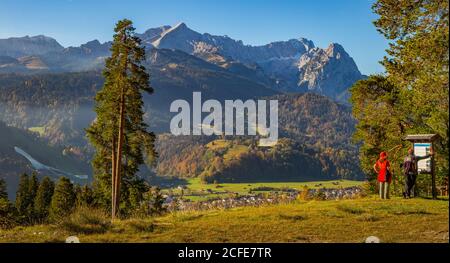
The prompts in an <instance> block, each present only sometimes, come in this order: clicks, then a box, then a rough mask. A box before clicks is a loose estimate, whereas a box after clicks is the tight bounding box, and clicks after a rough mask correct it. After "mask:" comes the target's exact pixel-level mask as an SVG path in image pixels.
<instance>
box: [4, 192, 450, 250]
mask: <svg viewBox="0 0 450 263" xmlns="http://www.w3.org/2000/svg"><path fill="white" fill-rule="evenodd" d="M448 209H449V203H448V200H426V199H409V200H403V199H399V198H394V199H391V200H387V201H385V200H378V199H377V198H375V197H369V198H364V199H357V200H342V201H308V202H306V201H298V202H296V203H292V204H283V205H271V206H264V207H259V208H257V207H243V208H236V209H231V210H213V211H205V212H177V213H173V214H169V215H166V216H162V217H156V218H153V219H151V218H149V219H132V220H124V221H117V222H115V223H114V224H113V225H108V224H106V223H103V225H99V226H98V227H96V225H95V224H98V223H92V222H93V221H92V220H91V222H90V224H87V225H85V226H84V227H83V228H80V227H74V226H73V225H72V226H71V227H67V226H68V225H66V227H58V226H34V227H18V228H15V229H12V230H8V231H1V230H0V242H62V241H64V240H65V238H66V237H67V236H69V235H77V236H78V237H79V238H80V240H81V242H356V243H360V242H363V241H364V240H365V238H366V237H368V236H371V235H375V236H377V237H379V238H380V239H381V241H382V242H447V243H448V242H449V239H448V231H449V222H448V220H449V215H448V211H449V210H448ZM105 220H106V219H105ZM77 229H78V230H77ZM89 233H90V234H89Z"/></svg>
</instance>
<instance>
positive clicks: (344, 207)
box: [336, 205, 366, 215]
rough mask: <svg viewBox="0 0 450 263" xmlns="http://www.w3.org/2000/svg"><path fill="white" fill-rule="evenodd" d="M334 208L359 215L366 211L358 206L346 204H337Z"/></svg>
mask: <svg viewBox="0 0 450 263" xmlns="http://www.w3.org/2000/svg"><path fill="white" fill-rule="evenodd" d="M336 208H337V209H338V210H340V211H342V212H346V213H349V214H354V215H360V214H363V213H365V212H366V211H365V210H364V209H362V208H359V207H354V206H348V205H338V206H336Z"/></svg>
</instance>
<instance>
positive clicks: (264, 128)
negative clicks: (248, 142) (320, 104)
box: [170, 92, 278, 146]
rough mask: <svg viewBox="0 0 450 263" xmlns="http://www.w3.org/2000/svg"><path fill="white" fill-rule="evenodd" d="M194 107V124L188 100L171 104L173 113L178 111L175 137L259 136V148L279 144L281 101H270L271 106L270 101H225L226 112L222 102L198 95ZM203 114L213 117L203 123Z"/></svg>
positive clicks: (173, 122)
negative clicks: (279, 109)
mask: <svg viewBox="0 0 450 263" xmlns="http://www.w3.org/2000/svg"><path fill="white" fill-rule="evenodd" d="M192 104H193V105H192V125H191V106H190V105H189V102H188V101H186V100H181V99H180V100H175V101H173V102H172V104H171V105H170V112H178V114H176V115H175V116H174V117H173V118H172V120H171V121H170V131H171V133H172V134H173V135H202V134H203V135H213V134H215V135H254V136H257V135H259V136H261V137H262V138H260V139H259V146H273V145H275V144H276V143H277V141H278V100H270V101H269V105H267V101H266V100H257V101H255V100H246V101H245V102H244V101H242V100H225V105H224V109H223V107H222V104H221V103H220V101H218V100H212V99H210V100H206V101H205V102H203V103H202V101H201V92H194V93H193V96H192ZM267 106H268V108H269V120H267ZM203 113H209V114H208V115H207V116H205V117H204V118H203V120H202V114H203ZM224 115H225V119H223V116H224ZM245 119H247V121H245ZM267 122H269V125H267ZM245 124H247V134H245V130H246V129H245V128H246V127H245Z"/></svg>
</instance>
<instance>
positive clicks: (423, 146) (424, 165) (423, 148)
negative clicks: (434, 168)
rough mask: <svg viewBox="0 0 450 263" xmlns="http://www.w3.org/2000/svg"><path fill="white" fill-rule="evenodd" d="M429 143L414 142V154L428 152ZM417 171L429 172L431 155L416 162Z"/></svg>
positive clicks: (425, 153) (419, 154)
mask: <svg viewBox="0 0 450 263" xmlns="http://www.w3.org/2000/svg"><path fill="white" fill-rule="evenodd" d="M430 148H431V143H414V154H415V155H416V156H418V157H419V156H420V157H422V156H426V155H428V154H430ZM417 170H418V171H419V173H431V157H429V158H426V159H423V160H420V161H418V162H417Z"/></svg>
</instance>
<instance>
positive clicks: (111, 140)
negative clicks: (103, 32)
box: [87, 19, 157, 219]
mask: <svg viewBox="0 0 450 263" xmlns="http://www.w3.org/2000/svg"><path fill="white" fill-rule="evenodd" d="M114 31H115V34H114V41H113V43H112V46H111V57H109V58H108V59H106V66H105V69H104V71H103V75H104V77H105V83H104V86H103V88H102V89H101V90H100V91H99V92H98V93H97V95H96V97H95V102H96V106H95V112H96V113H97V118H96V121H95V122H94V123H93V124H92V125H91V126H90V127H89V128H88V129H87V135H88V138H89V140H90V142H91V143H92V145H93V146H94V148H95V149H96V153H95V156H94V160H93V168H94V173H95V182H94V189H95V192H96V198H97V200H98V202H99V203H100V204H102V205H105V206H109V205H111V210H112V211H111V214H112V218H113V219H114V218H115V216H116V215H117V213H118V211H119V210H120V205H122V207H127V206H128V205H127V202H129V200H128V198H122V199H121V196H125V197H128V196H130V194H129V192H130V190H129V189H130V188H135V189H140V188H142V185H143V183H142V180H140V179H138V178H137V177H136V173H137V172H138V170H139V166H140V165H142V164H143V163H144V161H147V163H148V164H153V162H154V160H155V158H156V155H157V154H156V152H155V150H154V140H155V136H154V134H153V133H151V132H148V131H147V125H146V124H145V123H144V120H143V115H144V111H143V100H142V93H143V92H146V93H152V92H153V89H152V88H151V87H150V85H149V74H148V73H147V72H146V69H145V67H144V66H142V62H143V61H144V59H145V50H144V48H143V47H141V45H140V44H141V41H140V39H139V38H138V37H136V36H135V34H134V28H133V25H132V22H131V21H130V20H127V19H124V20H121V21H119V22H118V23H117V24H116V28H115V29H114ZM133 192H136V191H133ZM142 193H143V192H141V193H139V195H140V196H142ZM133 199H135V198H133Z"/></svg>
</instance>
